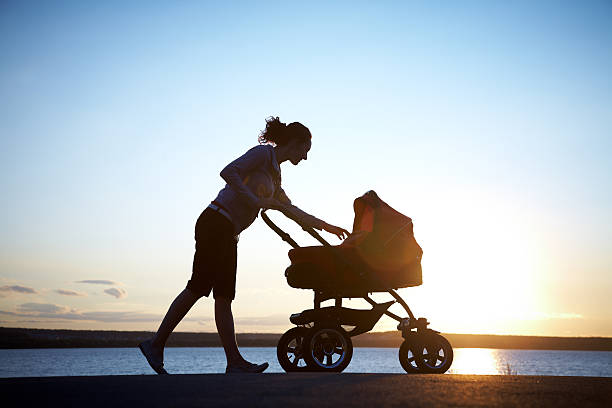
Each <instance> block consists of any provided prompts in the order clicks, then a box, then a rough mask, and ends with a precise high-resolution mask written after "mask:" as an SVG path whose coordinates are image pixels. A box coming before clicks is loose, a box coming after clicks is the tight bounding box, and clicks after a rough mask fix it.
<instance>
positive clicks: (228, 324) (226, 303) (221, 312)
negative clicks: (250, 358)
mask: <svg viewBox="0 0 612 408" xmlns="http://www.w3.org/2000/svg"><path fill="white" fill-rule="evenodd" d="M215 323H216V324H217V331H218V332H219V337H220V338H221V344H223V349H224V350H225V357H226V358H227V365H228V367H231V366H240V365H244V364H248V362H247V361H246V360H245V359H244V358H242V355H241V354H240V351H238V345H237V344H236V334H235V332H234V316H233V315H232V300H231V299H228V298H224V297H216V298H215Z"/></svg>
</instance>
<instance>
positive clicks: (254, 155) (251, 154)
mask: <svg viewBox="0 0 612 408" xmlns="http://www.w3.org/2000/svg"><path fill="white" fill-rule="evenodd" d="M268 156H269V155H268V152H266V151H265V148H264V147H263V146H255V147H253V148H251V149H249V151H247V152H246V153H245V154H243V155H242V156H240V157H239V158H237V159H236V160H234V161H233V162H231V163H230V164H228V165H227V166H225V168H224V169H223V170H221V174H220V175H221V177H222V178H223V180H225V182H226V183H227V184H228V185H229V186H230V187H232V189H234V190H235V191H236V192H237V193H238V195H239V196H240V198H242V199H243V200H245V201H246V202H248V203H249V204H251V205H252V206H259V207H261V205H260V204H261V202H260V199H259V197H257V196H256V195H255V194H253V192H252V191H251V190H249V189H248V188H247V186H246V185H245V184H244V182H243V180H242V176H241V174H248V173H249V172H250V171H252V170H253V169H255V168H258V167H261V166H264V165H265V162H266V160H267V158H268Z"/></svg>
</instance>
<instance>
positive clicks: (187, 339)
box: [0, 327, 612, 351]
mask: <svg viewBox="0 0 612 408" xmlns="http://www.w3.org/2000/svg"><path fill="white" fill-rule="evenodd" d="M152 335H153V333H151V332H145V331H107V330H47V329H22V328H8V327H0V348H3V349H8V348H69V347H136V345H137V344H138V343H139V342H141V341H143V340H145V339H148V338H150V337H151V336H152ZM280 336H281V335H280V334H267V333H239V334H238V335H237V336H236V337H237V339H238V345H240V346H241V347H275V346H276V343H277V342H278V339H279V338H280ZM444 336H445V337H446V338H447V339H448V340H449V341H450V342H451V344H452V345H453V347H456V348H459V347H470V348H497V349H532V350H600V351H612V338H610V337H540V336H499V335H489V334H452V333H450V334H444ZM401 343H402V336H401V334H400V332H397V331H393V332H382V333H365V334H362V335H359V336H357V337H354V338H353V344H354V345H355V347H396V348H397V347H399V346H400V344H401ZM167 345H168V346H169V347H221V342H220V341H219V336H218V335H217V333H182V332H178V333H173V334H172V335H171V336H170V339H169V340H168V344H167Z"/></svg>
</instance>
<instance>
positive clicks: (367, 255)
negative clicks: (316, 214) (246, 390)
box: [261, 191, 453, 373]
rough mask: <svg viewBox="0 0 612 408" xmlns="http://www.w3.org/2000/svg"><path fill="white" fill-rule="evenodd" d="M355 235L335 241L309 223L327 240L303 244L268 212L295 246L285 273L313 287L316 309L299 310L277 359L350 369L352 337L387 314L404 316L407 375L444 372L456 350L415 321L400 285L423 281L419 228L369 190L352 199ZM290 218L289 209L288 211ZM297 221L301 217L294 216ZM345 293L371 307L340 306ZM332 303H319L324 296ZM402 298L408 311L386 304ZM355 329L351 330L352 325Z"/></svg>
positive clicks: (313, 367) (286, 364)
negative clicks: (385, 298) (384, 295)
mask: <svg viewBox="0 0 612 408" xmlns="http://www.w3.org/2000/svg"><path fill="white" fill-rule="evenodd" d="M353 207H354V210H355V219H354V222H353V231H352V233H351V235H350V236H349V237H348V238H347V239H346V240H345V241H344V242H343V243H342V244H341V245H339V246H331V245H330V244H329V243H328V242H327V241H325V240H324V239H323V238H322V237H321V236H320V235H319V234H318V233H317V232H316V231H314V230H313V229H312V228H307V227H303V229H304V230H305V231H306V232H308V233H309V234H310V235H312V236H313V237H314V238H315V239H317V240H318V241H319V242H321V243H322V244H323V246H313V247H299V246H298V244H297V243H296V242H295V241H294V240H293V239H292V238H291V237H290V236H289V234H287V233H285V232H284V231H282V230H281V229H280V228H279V227H278V226H276V225H275V224H274V223H273V222H272V221H271V220H270V218H269V217H268V216H267V214H266V213H265V210H264V211H262V214H261V215H262V219H263V220H264V222H265V223H266V224H267V225H268V226H269V227H270V228H271V229H272V230H274V231H275V232H276V233H277V234H278V235H279V236H280V237H281V238H282V239H283V240H284V241H286V242H287V243H289V244H290V245H291V246H292V247H293V249H291V250H290V251H289V258H290V260H291V265H290V266H289V267H288V268H287V270H286V271H285V276H286V278H287V282H288V283H289V285H290V286H291V287H294V288H302V289H312V290H314V308H313V309H307V310H304V311H302V312H300V313H294V314H292V315H291V316H290V318H289V320H290V321H291V322H292V323H293V324H295V325H296V327H293V328H291V329H290V330H288V331H287V332H286V333H285V334H283V336H282V337H281V338H280V340H279V342H278V345H277V357H278V361H279V363H280V365H281V366H282V367H283V369H284V370H285V371H287V372H291V371H336V372H340V371H342V370H344V369H345V368H346V367H347V366H348V364H349V363H350V361H351V358H352V355H353V345H352V341H351V337H354V336H356V335H359V334H362V333H365V332H368V331H370V330H371V329H372V328H373V327H374V325H375V324H376V323H377V322H378V320H379V319H380V318H381V316H382V315H383V314H386V315H387V316H389V317H391V318H393V319H395V320H397V321H398V322H399V325H398V327H397V328H398V330H400V331H401V333H402V337H403V338H404V341H403V343H402V345H401V346H400V349H399V360H400V364H401V366H402V367H403V368H404V370H405V371H406V372H408V373H444V372H445V371H446V370H448V368H449V367H450V365H451V363H452V360H453V349H452V347H451V345H450V343H449V342H448V340H446V339H445V338H444V337H442V336H441V335H440V334H439V332H437V331H434V330H432V329H429V328H427V325H428V324H429V323H428V322H427V320H426V319H425V318H419V319H416V318H415V317H414V315H413V314H412V311H411V310H410V308H409V307H408V305H407V304H406V302H405V301H404V300H403V299H402V298H401V297H400V296H399V295H398V294H397V292H396V291H395V289H398V288H404V287H410V286H419V285H421V284H422V271H421V257H422V254H423V251H422V249H421V247H420V246H419V244H418V243H417V242H416V240H415V238H414V234H413V228H412V220H411V219H410V218H409V217H406V216H405V215H403V214H401V213H399V212H397V211H396V210H394V209H393V208H391V207H390V206H389V205H388V204H387V203H385V202H384V201H383V200H381V199H380V198H379V197H378V195H377V194H376V192H374V191H368V192H367V193H366V194H364V195H363V196H361V197H359V198H357V199H356V200H355V201H354V204H353ZM288 216H289V215H288ZM296 222H297V220H296ZM372 292H388V293H389V294H391V296H393V298H394V299H395V300H392V301H390V302H386V303H376V302H375V301H374V300H373V299H372V298H370V296H369V294H370V293H372ZM343 298H363V299H364V300H366V301H367V302H368V303H369V304H370V305H371V306H372V308H371V309H365V310H361V309H350V308H346V307H342V299H343ZM330 299H333V300H334V302H335V303H334V306H327V307H321V303H322V302H324V301H326V300H330ZM395 302H397V303H399V304H400V305H401V306H402V307H403V308H404V310H405V311H406V313H408V317H406V318H402V317H400V316H398V315H396V314H394V313H392V312H390V311H388V310H387V309H389V307H390V306H391V305H392V304H394V303H395ZM348 328H350V330H348Z"/></svg>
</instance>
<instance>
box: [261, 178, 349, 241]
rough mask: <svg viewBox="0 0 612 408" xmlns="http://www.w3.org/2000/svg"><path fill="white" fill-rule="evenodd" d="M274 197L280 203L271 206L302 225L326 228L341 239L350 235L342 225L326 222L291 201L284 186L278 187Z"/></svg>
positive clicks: (325, 229)
mask: <svg viewBox="0 0 612 408" xmlns="http://www.w3.org/2000/svg"><path fill="white" fill-rule="evenodd" d="M274 199H275V200H276V201H277V202H278V203H279V204H280V205H278V207H276V208H275V207H273V206H271V208H274V209H277V210H279V211H282V212H283V214H285V215H286V216H287V217H289V218H291V219H292V220H295V221H296V222H298V223H299V224H300V225H303V226H307V227H312V228H315V229H318V230H324V231H327V232H329V233H331V234H334V235H336V236H337V237H338V238H340V239H344V238H346V237H347V236H348V235H349V232H348V231H347V230H345V229H344V228H341V227H336V226H335V225H331V224H328V223H326V222H325V221H323V220H321V219H319V218H317V217H315V216H314V215H310V214H308V213H307V212H305V211H303V210H301V209H300V208H298V207H297V206H295V205H293V204H292V203H291V200H290V199H289V197H287V194H286V193H285V191H284V190H283V189H282V188H280V187H279V188H278V189H277V191H276V194H275V195H274Z"/></svg>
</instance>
